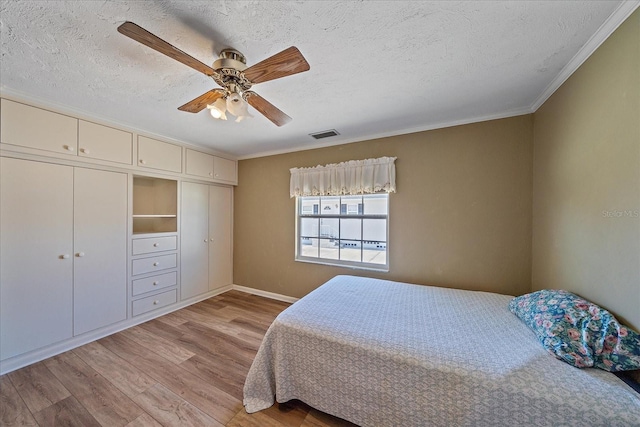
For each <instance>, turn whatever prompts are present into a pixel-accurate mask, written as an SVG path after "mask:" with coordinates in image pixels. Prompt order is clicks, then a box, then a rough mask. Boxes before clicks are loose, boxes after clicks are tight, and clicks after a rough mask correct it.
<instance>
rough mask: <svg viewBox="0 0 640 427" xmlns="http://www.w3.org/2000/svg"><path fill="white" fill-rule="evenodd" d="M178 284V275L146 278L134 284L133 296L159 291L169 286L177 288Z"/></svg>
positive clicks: (168, 274)
mask: <svg viewBox="0 0 640 427" xmlns="http://www.w3.org/2000/svg"><path fill="white" fill-rule="evenodd" d="M177 283H178V273H177V272H175V271H172V272H171V273H165V274H158V275H157V276H151V277H145V278H144V279H137V280H134V281H133V282H132V285H133V286H132V289H133V291H132V292H133V296H136V295H140V294H144V293H147V292H151V291H157V290H160V289H162V288H168V287H169V286H175V285H176V284H177Z"/></svg>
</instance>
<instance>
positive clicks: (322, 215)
mask: <svg viewBox="0 0 640 427" xmlns="http://www.w3.org/2000/svg"><path fill="white" fill-rule="evenodd" d="M388 212H389V195H388V194H367V195H362V196H322V197H320V196H316V197H313V196H312V197H298V207H297V215H296V217H297V221H298V223H297V236H296V240H297V245H296V248H297V253H296V260H299V261H309V262H319V263H323V264H337V265H347V266H358V267H364V268H373V269H377V270H388V265H389V257H388V253H387V240H388Z"/></svg>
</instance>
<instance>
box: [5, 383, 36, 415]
mask: <svg viewBox="0 0 640 427" xmlns="http://www.w3.org/2000/svg"><path fill="white" fill-rule="evenodd" d="M0 425H2V426H7V427H9V426H37V425H38V424H37V423H36V420H35V419H34V418H33V415H31V412H30V411H29V408H27V405H26V404H25V403H24V401H23V400H22V398H21V397H20V395H19V394H18V391H17V390H16V389H15V387H14V386H13V384H11V380H10V379H9V377H8V376H6V375H3V376H2V377H0Z"/></svg>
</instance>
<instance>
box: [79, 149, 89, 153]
mask: <svg viewBox="0 0 640 427" xmlns="http://www.w3.org/2000/svg"><path fill="white" fill-rule="evenodd" d="M80 151H82V152H83V153H84V154H89V149H88V148H81V149H80Z"/></svg>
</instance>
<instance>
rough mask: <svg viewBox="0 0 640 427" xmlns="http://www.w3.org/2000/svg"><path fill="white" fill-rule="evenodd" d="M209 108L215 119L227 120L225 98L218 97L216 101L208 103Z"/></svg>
mask: <svg viewBox="0 0 640 427" xmlns="http://www.w3.org/2000/svg"><path fill="white" fill-rule="evenodd" d="M207 108H208V109H209V112H210V113H211V116H212V117H213V118H214V119H220V120H227V114H226V110H227V103H226V102H225V101H224V99H223V98H218V99H216V102H214V103H213V104H209V105H207Z"/></svg>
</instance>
